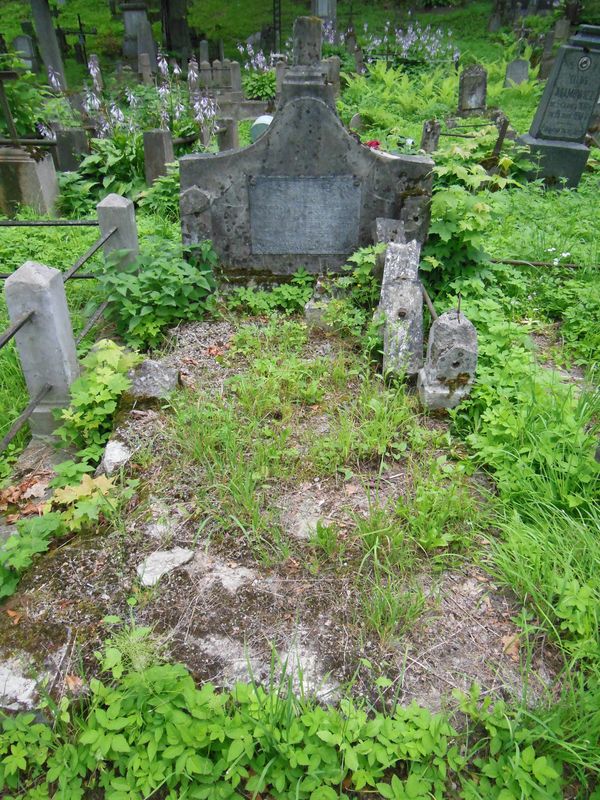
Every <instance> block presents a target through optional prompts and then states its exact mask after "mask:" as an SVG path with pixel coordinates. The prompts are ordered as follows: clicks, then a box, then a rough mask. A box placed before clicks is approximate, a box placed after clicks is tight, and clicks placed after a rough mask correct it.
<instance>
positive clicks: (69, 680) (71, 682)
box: [65, 675, 83, 692]
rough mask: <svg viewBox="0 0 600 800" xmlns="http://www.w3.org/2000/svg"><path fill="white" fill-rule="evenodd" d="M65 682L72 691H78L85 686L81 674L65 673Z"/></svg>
mask: <svg viewBox="0 0 600 800" xmlns="http://www.w3.org/2000/svg"><path fill="white" fill-rule="evenodd" d="M65 683H66V684H67V689H68V690H69V691H70V692H78V691H79V690H80V689H81V687H82V686H83V681H82V680H81V678H80V677H79V675H65Z"/></svg>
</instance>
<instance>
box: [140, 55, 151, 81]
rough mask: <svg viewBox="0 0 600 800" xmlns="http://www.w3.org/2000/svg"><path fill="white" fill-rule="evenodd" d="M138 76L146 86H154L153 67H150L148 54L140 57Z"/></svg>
mask: <svg viewBox="0 0 600 800" xmlns="http://www.w3.org/2000/svg"><path fill="white" fill-rule="evenodd" d="M138 76H139V79H140V81H141V82H142V83H143V84H144V86H151V85H152V67H151V66H150V56H149V55H148V53H140V54H139V55H138Z"/></svg>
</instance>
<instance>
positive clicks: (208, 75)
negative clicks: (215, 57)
mask: <svg viewBox="0 0 600 800" xmlns="http://www.w3.org/2000/svg"><path fill="white" fill-rule="evenodd" d="M212 85H213V79H212V69H211V67H210V61H201V62H200V86H202V88H203V89H211V88H212Z"/></svg>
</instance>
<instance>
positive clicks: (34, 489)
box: [23, 481, 50, 500]
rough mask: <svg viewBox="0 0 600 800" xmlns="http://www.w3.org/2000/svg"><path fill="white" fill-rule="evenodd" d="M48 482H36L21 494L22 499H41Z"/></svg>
mask: <svg viewBox="0 0 600 800" xmlns="http://www.w3.org/2000/svg"><path fill="white" fill-rule="evenodd" d="M49 483H50V481H38V482H37V483H34V484H33V485H32V486H30V487H29V489H27V490H26V491H24V492H23V499H24V500H29V498H31V497H43V496H44V495H45V494H46V491H47V489H48V484H49Z"/></svg>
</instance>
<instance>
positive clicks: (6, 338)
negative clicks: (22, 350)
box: [0, 311, 35, 350]
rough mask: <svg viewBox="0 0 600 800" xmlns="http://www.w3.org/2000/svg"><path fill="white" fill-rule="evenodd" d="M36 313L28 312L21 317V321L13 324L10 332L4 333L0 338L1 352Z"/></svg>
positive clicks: (9, 329)
mask: <svg viewBox="0 0 600 800" xmlns="http://www.w3.org/2000/svg"><path fill="white" fill-rule="evenodd" d="M34 313H35V312H33V311H27V312H26V313H25V314H23V315H22V316H20V317H19V319H18V320H17V321H16V322H15V323H13V324H12V325H11V326H10V328H8V330H5V331H4V333H3V334H2V335H1V336H0V350H2V348H3V347H4V345H5V344H8V343H9V342H10V340H11V339H12V338H13V336H14V335H15V333H18V332H19V331H20V330H21V328H22V327H23V325H25V323H26V322H29V320H30V319H31V317H33V315H34Z"/></svg>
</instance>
